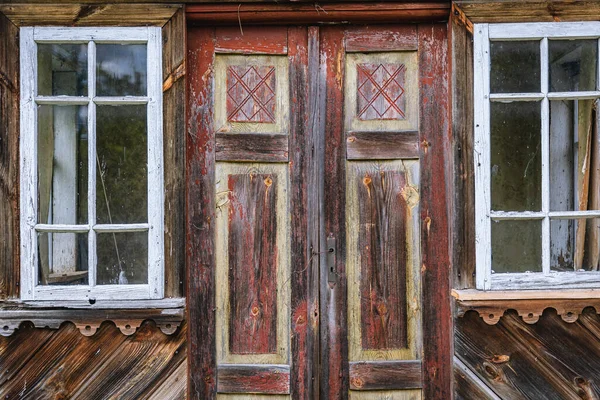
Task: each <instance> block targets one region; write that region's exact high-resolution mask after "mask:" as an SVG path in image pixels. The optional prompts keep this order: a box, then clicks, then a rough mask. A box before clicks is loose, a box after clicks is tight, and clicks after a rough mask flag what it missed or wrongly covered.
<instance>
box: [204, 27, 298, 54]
mask: <svg viewBox="0 0 600 400" xmlns="http://www.w3.org/2000/svg"><path fill="white" fill-rule="evenodd" d="M216 39H217V41H216V44H215V50H216V51H217V52H219V53H237V54H240V53H241V54H287V52H288V37H287V29H286V28H285V27H280V26H277V27H264V26H252V25H249V26H245V27H242V28H241V29H240V27H239V26H231V27H229V26H228V27H219V28H217V29H216Z"/></svg>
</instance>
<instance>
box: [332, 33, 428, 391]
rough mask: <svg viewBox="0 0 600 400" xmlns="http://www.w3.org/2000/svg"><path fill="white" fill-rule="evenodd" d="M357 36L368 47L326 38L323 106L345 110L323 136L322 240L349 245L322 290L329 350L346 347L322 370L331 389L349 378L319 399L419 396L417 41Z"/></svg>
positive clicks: (341, 37)
mask: <svg viewBox="0 0 600 400" xmlns="http://www.w3.org/2000/svg"><path fill="white" fill-rule="evenodd" d="M360 31H361V32H362V34H363V35H364V36H363V37H366V38H367V40H365V39H362V37H359V36H356V33H355V31H354V30H353V29H348V28H339V27H335V28H333V27H332V28H328V29H327V28H326V29H324V30H323V36H322V47H321V48H322V58H324V59H327V60H334V62H331V63H329V64H330V65H328V66H327V68H326V81H327V91H326V93H327V100H326V102H327V104H328V105H329V104H336V103H337V102H342V103H343V110H344V115H343V118H342V116H341V115H340V114H339V112H338V113H337V114H334V115H333V116H332V115H331V114H330V113H329V112H327V118H336V119H338V118H339V120H337V121H328V122H327V123H326V132H325V140H326V141H327V142H326V149H327V151H326V159H325V165H326V175H325V179H326V182H325V202H326V204H328V207H327V209H326V212H325V221H326V222H325V226H326V232H325V234H326V235H327V236H336V237H337V238H340V237H341V238H342V241H343V242H342V243H341V244H339V245H338V247H337V249H336V255H337V260H338V263H337V265H336V274H337V277H338V279H337V281H336V282H328V284H327V285H323V284H322V286H321V287H322V292H323V293H322V296H321V300H322V302H323V304H322V313H325V315H327V321H335V324H328V326H327V327H323V331H324V332H326V334H324V335H322V336H323V337H324V338H325V342H322V346H323V347H326V348H329V349H332V350H331V351H335V349H336V348H337V349H339V350H338V352H337V354H331V353H330V354H328V355H327V360H325V359H323V363H324V365H327V364H329V377H330V379H329V382H330V383H331V382H332V381H333V380H334V378H333V377H334V376H335V375H336V374H340V372H341V376H348V378H347V379H348V381H347V382H346V381H344V380H342V381H341V382H340V384H339V386H337V387H335V389H333V390H331V386H330V387H329V391H327V392H325V391H323V392H322V395H323V396H326V397H329V398H343V397H346V395H345V394H344V392H345V391H346V393H347V395H348V396H349V397H350V398H368V399H379V398H386V397H385V396H391V398H420V397H421V394H420V390H407V389H418V388H420V387H421V366H422V363H421V360H420V358H421V352H422V347H421V343H422V328H421V325H422V323H421V308H420V298H421V284H420V283H421V282H420V252H419V248H420V246H419V241H420V234H419V232H420V229H419V227H420V222H419V161H418V157H419V144H418V128H419V87H418V76H419V69H418V62H417V60H418V57H417V51H416V47H415V45H416V42H417V36H416V30H414V29H406V28H403V27H399V28H397V29H396V30H394V28H392V27H382V28H379V29H378V28H377V27H369V28H367V27H364V28H360ZM386 38H387V39H386ZM389 38H394V40H392V41H391V42H390V40H389ZM394 43H397V44H398V47H394ZM354 51H360V53H355V52H354ZM338 104H339V103H338ZM332 111H333V110H332ZM334 148H339V149H340V150H338V151H337V152H336V151H334V150H333V149H334ZM329 149H331V151H330V150H329ZM344 150H346V151H344ZM329 157H331V160H328V158H329ZM329 165H331V167H332V170H330V169H329V167H328V166H329ZM340 180H342V181H344V183H345V185H340V184H339V181H340ZM334 182H335V184H334ZM332 203H335V206H333V204H332ZM330 210H331V212H329V211H330ZM338 210H343V212H341V213H340V212H339V211H338ZM322 279H323V276H322ZM332 300H333V301H332ZM344 322H346V323H344ZM338 341H339V342H340V343H341V344H340V345H338V346H336V342H338ZM346 346H347V347H346ZM346 348H347V350H346ZM346 351H347V353H346ZM346 360H347V361H346ZM346 362H347V364H346ZM346 374H348V375H346ZM348 390H349V392H347V391H348ZM382 390H385V391H386V392H385V393H384V392H383V391H382Z"/></svg>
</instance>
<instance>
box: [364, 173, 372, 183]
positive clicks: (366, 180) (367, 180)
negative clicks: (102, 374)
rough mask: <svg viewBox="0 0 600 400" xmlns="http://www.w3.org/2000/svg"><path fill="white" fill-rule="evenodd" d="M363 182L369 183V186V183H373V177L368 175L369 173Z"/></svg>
mask: <svg viewBox="0 0 600 400" xmlns="http://www.w3.org/2000/svg"><path fill="white" fill-rule="evenodd" d="M363 183H364V184H365V185H367V186H368V185H370V184H371V177H370V176H368V175H367V176H365V177H364V179H363Z"/></svg>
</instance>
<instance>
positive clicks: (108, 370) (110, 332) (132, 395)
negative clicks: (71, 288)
mask: <svg viewBox="0 0 600 400" xmlns="http://www.w3.org/2000/svg"><path fill="white" fill-rule="evenodd" d="M186 333H187V326H186V325H185V323H184V324H182V326H181V327H180V328H179V330H178V331H177V332H176V333H175V334H173V335H170V336H169V335H165V334H163V333H162V332H161V331H160V330H159V329H158V328H157V327H156V326H154V324H153V323H152V322H146V323H144V324H143V325H142V326H141V327H140V328H139V329H138V331H137V332H136V333H135V334H133V335H132V336H125V335H123V334H122V333H121V331H120V330H119V329H118V328H117V327H116V326H115V325H114V324H112V323H110V322H106V323H103V324H102V326H101V327H100V329H99V330H98V332H97V333H96V334H95V335H94V336H90V337H86V336H83V335H81V333H80V332H79V329H77V328H76V327H75V326H74V325H73V324H70V323H65V324H64V325H63V326H62V327H61V328H60V329H59V330H50V329H34V328H32V327H30V325H29V324H27V323H24V324H23V325H22V327H21V329H19V330H18V331H17V332H16V333H15V334H13V335H12V336H10V337H0V371H2V375H1V376H0V397H2V398H7V399H12V398H37V399H41V398H45V399H46V398H56V399H59V398H69V399H86V400H87V399H89V400H93V399H107V398H118V399H141V398H153V397H154V398H160V399H183V398H185V383H186V380H187V377H186V375H187V370H186V368H185V365H186V354H187V351H186ZM167 389H168V390H167ZM161 393H165V396H162V395H161ZM167 393H168V395H166V394H167Z"/></svg>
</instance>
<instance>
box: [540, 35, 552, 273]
mask: <svg viewBox="0 0 600 400" xmlns="http://www.w3.org/2000/svg"><path fill="white" fill-rule="evenodd" d="M540 68H541V70H540V79H541V89H542V93H543V94H544V98H543V99H542V132H541V133H542V143H541V144H542V212H543V213H544V214H545V217H544V219H543V220H542V272H543V273H544V275H547V274H549V273H550V218H549V217H548V212H549V211H550V104H549V100H548V38H543V39H542V40H541V42H540Z"/></svg>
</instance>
